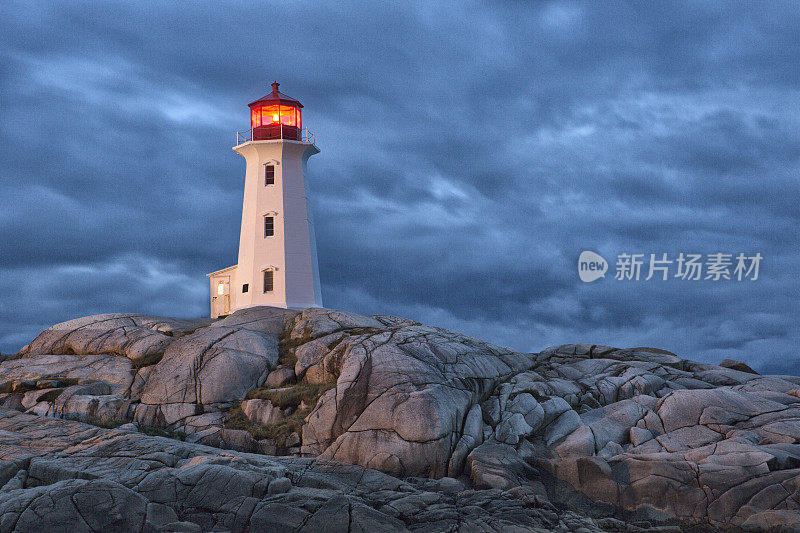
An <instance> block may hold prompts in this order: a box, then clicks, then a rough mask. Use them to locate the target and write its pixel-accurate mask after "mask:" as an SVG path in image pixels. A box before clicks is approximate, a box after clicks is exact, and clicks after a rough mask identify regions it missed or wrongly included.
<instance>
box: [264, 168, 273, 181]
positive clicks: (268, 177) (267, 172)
mask: <svg viewBox="0 0 800 533" xmlns="http://www.w3.org/2000/svg"><path fill="white" fill-rule="evenodd" d="M264 168H265V170H264V175H265V178H264V185H275V165H267V166H266V167H264Z"/></svg>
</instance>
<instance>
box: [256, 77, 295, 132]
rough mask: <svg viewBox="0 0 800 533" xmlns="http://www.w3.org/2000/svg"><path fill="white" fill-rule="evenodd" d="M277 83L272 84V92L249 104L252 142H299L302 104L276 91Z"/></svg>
mask: <svg viewBox="0 0 800 533" xmlns="http://www.w3.org/2000/svg"><path fill="white" fill-rule="evenodd" d="M278 85H279V83H278V82H275V83H273V84H272V92H271V93H270V94H268V95H266V96H265V97H263V98H259V99H258V100H256V101H255V102H252V103H251V104H250V127H251V128H252V129H253V140H254V141H261V140H269V139H287V140H294V141H299V140H301V139H300V137H301V136H300V127H301V126H300V125H301V124H302V112H301V111H300V110H301V109H302V108H303V104H301V103H300V102H298V101H297V100H295V99H294V98H292V97H291V96H286V95H285V94H283V93H282V92H280V91H279V90H278Z"/></svg>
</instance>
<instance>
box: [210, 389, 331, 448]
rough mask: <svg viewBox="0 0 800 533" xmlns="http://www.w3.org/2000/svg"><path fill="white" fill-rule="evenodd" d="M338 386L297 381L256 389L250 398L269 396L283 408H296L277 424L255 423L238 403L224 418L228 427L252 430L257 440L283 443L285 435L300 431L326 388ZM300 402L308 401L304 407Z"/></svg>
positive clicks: (275, 404)
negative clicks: (295, 382)
mask: <svg viewBox="0 0 800 533" xmlns="http://www.w3.org/2000/svg"><path fill="white" fill-rule="evenodd" d="M335 386H336V384H335V383H323V384H320V385H311V384H309V383H298V384H297V385H293V386H289V387H283V388H280V389H269V388H266V387H260V388H258V389H253V390H252V391H250V392H249V393H248V394H247V399H248V400H253V399H258V400H269V401H270V402H272V405H274V406H276V407H279V408H281V409H284V410H285V409H293V411H292V414H290V415H287V416H286V417H285V418H284V419H283V420H281V421H280V422H276V423H274V424H264V425H262V424H254V423H253V422H251V421H250V420H249V419H248V418H247V417H246V416H245V415H244V412H243V411H242V408H241V406H236V407H234V408H233V409H231V410H230V411H229V414H230V416H229V418H228V419H227V420H226V421H225V427H226V428H229V429H243V430H245V431H247V432H249V433H250V434H251V435H252V436H253V438H254V439H256V440H263V439H272V440H274V441H275V442H276V443H277V445H278V446H279V447H280V446H282V445H283V441H284V440H285V439H286V437H288V436H289V435H291V434H292V433H294V432H297V433H298V434H299V433H300V432H301V429H302V427H303V424H305V418H306V417H307V416H308V415H309V414H310V413H311V411H312V410H313V409H314V407H316V405H317V401H318V400H319V398H320V397H321V396H322V395H323V394H324V393H325V391H327V390H330V389H332V388H333V387H335ZM301 404H302V405H305V408H301V407H300V406H301Z"/></svg>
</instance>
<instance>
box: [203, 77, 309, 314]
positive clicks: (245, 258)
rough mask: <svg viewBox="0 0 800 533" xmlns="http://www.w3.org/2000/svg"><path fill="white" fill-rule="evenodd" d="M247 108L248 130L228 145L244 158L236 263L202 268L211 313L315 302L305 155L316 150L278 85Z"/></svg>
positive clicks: (297, 107)
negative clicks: (205, 272) (205, 271)
mask: <svg viewBox="0 0 800 533" xmlns="http://www.w3.org/2000/svg"><path fill="white" fill-rule="evenodd" d="M278 86H279V84H278V82H275V83H273V84H272V92H270V93H269V94H267V95H266V96H264V97H263V98H259V99H258V100H256V101H255V102H252V103H250V104H249V106H250V130H248V131H245V132H237V134H236V146H234V147H233V151H234V152H236V153H237V154H239V155H240V156H242V157H243V158H244V159H245V163H246V168H245V178H244V201H243V202H242V227H241V232H240V233H239V262H238V263H237V264H236V265H233V266H230V267H228V268H224V269H222V270H217V271H216V272H212V273H210V274H208V277H209V280H210V287H211V317H212V318H218V317H220V316H224V315H228V314H230V313H232V312H233V311H235V310H237V309H243V308H246V307H252V306H256V305H270V306H275V307H285V308H304V307H321V306H322V296H321V293H320V287H319V272H318V269H317V248H316V242H315V238H314V224H313V219H312V217H311V211H310V210H309V205H308V195H309V187H308V179H307V177H306V163H307V161H308V158H309V157H311V156H312V155H314V154H317V153H319V149H318V148H317V147H316V146H315V144H314V137H313V135H312V134H311V133H309V131H308V128H306V129H305V130H304V129H303V119H302V109H303V105H302V104H301V103H300V102H299V101H297V100H295V99H294V98H291V97H290V96H286V95H285V94H283V93H282V92H280V91H279V90H278Z"/></svg>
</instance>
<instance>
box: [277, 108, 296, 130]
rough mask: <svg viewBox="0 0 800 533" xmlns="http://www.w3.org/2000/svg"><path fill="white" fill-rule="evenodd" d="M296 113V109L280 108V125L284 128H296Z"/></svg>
mask: <svg viewBox="0 0 800 533" xmlns="http://www.w3.org/2000/svg"><path fill="white" fill-rule="evenodd" d="M295 111H297V108H296V107H291V106H288V105H282V106H281V124H283V125H284V126H296V125H297V120H296V119H297V117H296V114H295Z"/></svg>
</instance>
